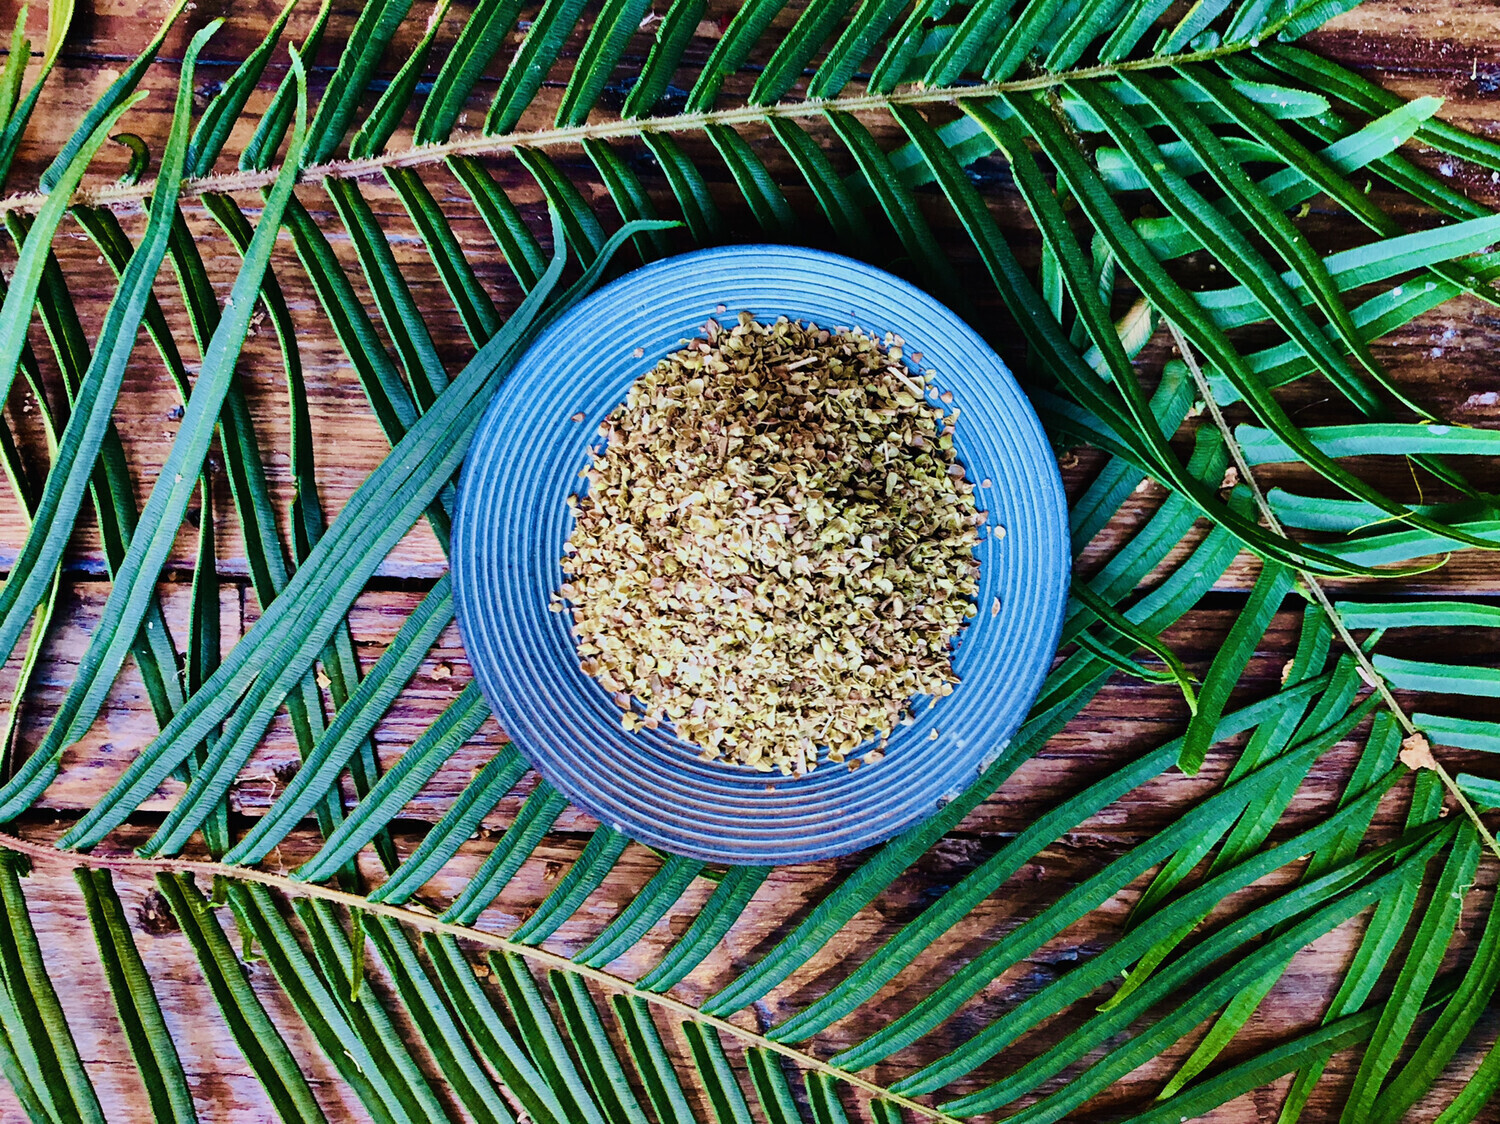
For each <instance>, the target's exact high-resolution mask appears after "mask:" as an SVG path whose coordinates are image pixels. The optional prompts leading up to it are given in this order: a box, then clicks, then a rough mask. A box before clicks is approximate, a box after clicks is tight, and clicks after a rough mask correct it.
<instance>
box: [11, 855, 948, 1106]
mask: <svg viewBox="0 0 1500 1124" xmlns="http://www.w3.org/2000/svg"><path fill="white" fill-rule="evenodd" d="M0 847H5V848H9V849H10V850H12V851H19V852H20V853H21V854H23V855H26V856H28V857H29V858H32V859H34V860H39V861H42V862H48V863H58V862H64V863H68V864H71V865H73V866H87V867H91V868H94V869H103V870H111V871H119V872H121V873H125V874H135V875H154V874H162V873H165V874H195V875H201V876H202V877H204V878H230V879H236V880H238V881H240V882H255V883H258V884H259V885H262V886H269V887H271V888H273V889H275V890H279V891H280V892H281V893H282V894H284V895H286V896H287V897H295V898H315V899H319V900H322V901H327V902H334V903H336V904H338V905H342V906H344V907H345V908H346V909H351V910H352V909H358V910H363V911H364V912H366V913H376V914H379V915H381V916H382V917H389V918H391V919H393V920H395V921H399V922H401V923H402V924H404V925H410V926H412V927H413V928H416V929H421V930H424V931H426V932H430V933H442V934H446V935H448V936H451V937H454V938H456V939H458V940H462V941H468V942H470V943H471V944H477V945H482V946H484V947H486V948H492V949H497V950H500V951H503V952H513V953H515V954H516V955H518V956H522V957H524V958H526V959H527V960H531V961H534V962H535V963H537V964H540V965H543V966H545V967H547V968H556V969H558V970H560V971H564V972H572V973H573V974H575V975H578V976H582V977H583V978H585V979H587V980H592V981H593V982H594V983H596V984H598V985H599V986H601V987H606V988H610V989H612V990H614V991H618V992H623V993H625V994H627V995H631V996H639V997H640V998H641V999H644V1000H645V1001H646V1002H648V1003H651V1004H654V1005H655V1006H657V1007H660V1008H662V1009H663V1010H666V1011H670V1012H671V1013H672V1014H674V1015H676V1016H678V1017H679V1018H684V1019H691V1020H693V1021H694V1022H698V1023H701V1024H703V1025H705V1026H711V1027H713V1028H714V1029H715V1030H717V1031H719V1032H720V1033H722V1034H727V1035H729V1036H730V1037H732V1038H736V1039H739V1040H740V1041H741V1042H743V1043H744V1044H745V1045H747V1046H759V1047H761V1048H762V1049H765V1050H771V1051H774V1052H775V1053H777V1054H780V1055H781V1056H782V1057H785V1058H787V1059H789V1060H790V1061H792V1062H793V1063H794V1064H796V1065H798V1066H801V1067H802V1068H804V1069H810V1070H815V1071H817V1072H819V1073H823V1074H826V1075H828V1076H829V1077H832V1078H835V1079H837V1080H839V1081H842V1082H844V1083H845V1084H847V1085H851V1086H853V1087H854V1088H856V1089H859V1090H861V1091H862V1092H864V1093H866V1094H868V1095H870V1096H872V1097H879V1098H881V1099H882V1100H887V1101H890V1102H891V1103H893V1104H897V1105H900V1106H901V1107H902V1108H904V1109H908V1110H910V1111H911V1112H913V1113H915V1114H917V1115H918V1116H919V1117H921V1118H922V1119H924V1120H932V1121H937V1122H938V1124H962V1122H961V1121H960V1120H958V1119H957V1118H956V1117H953V1116H949V1115H948V1114H947V1113H944V1112H939V1111H938V1110H937V1109H935V1108H933V1107H932V1106H930V1105H925V1104H922V1103H921V1102H920V1101H914V1100H912V1099H911V1098H909V1097H903V1096H901V1095H900V1094H899V1093H893V1092H891V1091H890V1090H888V1089H886V1088H884V1087H883V1086H881V1085H877V1084H876V1083H875V1082H873V1081H867V1080H865V1079H864V1078H863V1077H860V1076H859V1075H858V1074H855V1073H850V1072H849V1071H848V1070H845V1069H840V1068H839V1067H838V1066H834V1065H829V1064H828V1063H827V1062H825V1061H822V1060H820V1059H819V1058H815V1057H813V1056H812V1055H811V1054H806V1053H803V1052H802V1051H800V1050H795V1049H793V1048H792V1047H790V1046H786V1045H783V1044H782V1043H780V1042H775V1041H772V1040H771V1039H769V1038H767V1037H765V1036H764V1035H761V1034H757V1033H755V1032H754V1031H752V1030H747V1029H745V1028H744V1027H742V1026H736V1025H735V1024H734V1023H732V1022H729V1021H728V1020H727V1019H721V1018H716V1017H715V1016H713V1015H707V1014H705V1013H704V1012H702V1011H700V1010H699V1009H698V1008H697V1007H694V1006H693V1005H692V1004H691V1003H685V1002H683V1001H682V1000H680V999H674V998H672V997H671V996H670V995H663V994H661V993H659V992H655V991H646V990H644V989H642V988H638V987H636V986H635V985H634V984H633V983H631V982H630V981H629V980H626V979H622V978H621V977H619V976H615V975H611V974H610V973H609V972H605V971H602V970H600V969H598V968H590V967H587V966H586V965H583V964H578V963H576V962H574V961H572V960H569V959H568V958H567V957H566V956H563V955H561V954H559V953H556V952H549V951H547V950H546V949H544V948H538V947H536V946H535V945H529V944H521V943H520V942H518V941H513V940H509V939H508V938H506V937H502V936H500V935H499V934H498V933H489V932H486V931H484V930H483V929H476V928H473V927H472V926H469V925H454V924H452V923H451V922H448V921H442V920H440V919H439V918H437V917H434V916H433V915H432V914H429V913H421V912H418V911H417V910H414V909H406V908H403V907H401V906H395V905H388V904H386V903H384V902H372V901H370V900H368V899H367V898H365V897H363V896H362V895H360V894H355V893H350V892H349V891H347V890H338V889H334V888H333V887H331V886H323V885H319V884H317V883H312V882H299V881H297V880H296V879H293V878H288V877H287V876H286V875H284V874H275V873H272V872H271V871H268V870H258V869H256V868H254V867H240V866H230V865H229V864H227V863H217V862H210V861H203V860H198V859H174V858H150V859H143V858H137V857H135V856H133V855H99V854H92V853H89V852H84V851H59V850H58V849H57V848H56V847H54V846H51V845H49V844H46V843H34V842H31V841H30V840H27V839H22V838H20V837H19V836H16V835H12V834H10V833H9V832H0Z"/></svg>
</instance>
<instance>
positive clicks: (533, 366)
mask: <svg viewBox="0 0 1500 1124" xmlns="http://www.w3.org/2000/svg"><path fill="white" fill-rule="evenodd" d="M741 311H748V312H750V313H751V314H752V315H753V316H754V317H755V318H756V319H758V320H762V321H771V320H774V319H775V318H776V317H778V316H786V317H789V318H791V319H795V320H800V321H803V322H806V321H809V320H811V321H814V322H816V323H817V324H818V325H819V326H820V327H824V328H828V329H835V328H841V327H854V326H857V327H860V328H862V329H864V330H865V331H867V332H869V333H872V334H875V335H877V336H883V335H884V333H886V332H894V333H896V334H897V335H899V336H901V337H902V338H903V339H904V340H905V341H906V349H905V350H906V357H907V361H908V363H909V364H910V365H912V366H914V367H917V368H920V369H922V370H924V371H928V372H934V373H935V381H936V383H937V385H938V387H939V388H941V389H942V390H945V391H951V392H952V394H953V403H954V405H956V406H959V407H961V409H962V415H961V417H960V419H959V421H958V425H957V432H956V433H955V435H954V445H955V448H956V450H957V452H958V457H959V460H960V461H961V462H962V463H963V465H964V467H965V470H966V472H967V476H968V478H969V479H970V480H971V481H974V482H975V483H976V484H979V485H980V486H979V487H978V488H977V489H976V491H975V497H976V499H977V502H978V505H979V507H980V508H981V509H982V510H984V511H986V512H988V519H987V522H986V523H985V525H984V527H983V528H982V530H983V531H984V532H986V534H985V537H984V539H983V541H982V542H981V544H980V545H979V547H978V548H977V550H978V554H979V559H980V573H979V597H978V605H979V611H978V614H977V615H976V616H975V617H973V618H972V619H971V620H970V622H969V624H968V625H967V626H966V627H965V628H964V630H963V632H962V633H961V634H960V636H959V638H958V641H957V644H956V648H955V653H954V669H955V671H956V672H957V673H958V675H959V677H960V679H961V682H960V683H959V684H958V686H957V687H956V688H955V689H954V691H953V693H952V694H951V695H949V696H948V697H946V698H943V699H939V700H937V701H936V702H935V703H932V705H929V702H930V700H928V699H925V698H919V699H917V700H916V702H915V717H916V721H915V723H914V724H912V725H908V726H902V727H900V728H898V729H897V731H896V732H895V733H894V734H893V736H892V737H891V739H890V742H889V744H888V745H887V747H886V750H885V757H884V760H882V761H879V762H878V763H876V764H874V765H863V766H861V767H859V768H858V769H855V770H852V771H851V770H850V769H849V768H847V767H845V766H843V765H835V764H830V763H826V762H825V763H823V764H821V765H819V767H818V768H817V769H816V770H814V771H813V772H812V773H811V774H809V775H808V776H806V777H801V778H790V777H784V776H781V775H780V774H768V773H760V772H755V771H753V770H750V769H747V768H744V767H739V766H732V765H724V764H716V763H710V762H705V761H702V760H699V758H698V753H697V749H696V747H694V746H692V745H690V744H688V743H687V742H685V741H682V740H680V739H678V738H677V737H675V736H674V735H673V734H672V732H671V730H670V728H668V727H663V728H662V729H660V730H655V731H651V730H639V731H634V732H628V731H626V730H625V729H623V728H622V726H621V725H620V711H619V708H618V707H617V706H616V705H615V703H614V702H613V701H612V700H611V698H610V696H609V693H608V692H607V691H605V690H604V688H603V687H601V686H599V684H598V683H596V682H595V681H594V680H593V679H591V678H589V677H588V676H587V675H585V674H584V673H583V672H582V671H581V670H580V668H579V666H578V656H577V652H576V650H575V646H574V640H573V637H572V635H571V633H570V628H569V626H570V623H571V619H572V618H571V614H569V613H565V612H564V613H556V612H552V611H550V610H549V609H548V603H549V601H550V599H551V597H552V594H553V593H554V592H555V591H556V590H557V588H558V586H559V585H560V584H561V583H562V581H563V574H562V570H561V567H560V565H559V560H560V559H561V558H562V555H563V544H564V542H565V541H566V539H567V537H568V534H569V532H570V531H571V530H572V516H571V514H570V512H569V510H568V507H567V504H566V499H567V496H568V495H569V494H570V493H576V492H577V491H578V490H579V489H580V487H581V485H582V483H583V481H582V479H581V478H580V476H579V473H580V471H581V470H582V469H583V468H584V467H585V466H586V465H587V463H588V458H589V449H590V447H591V445H593V444H596V443H597V441H598V428H599V424H600V422H601V421H603V420H604V418H605V417H606V416H607V415H608V414H609V413H610V412H611V411H612V410H613V409H614V408H615V407H616V406H617V405H618V404H619V403H620V402H621V401H622V400H623V399H624V397H625V394H626V391H627V389H628V388H629V386H630V384H631V383H632V382H633V381H635V379H636V378H637V377H639V376H640V375H641V374H642V373H644V372H645V371H646V370H648V369H649V368H651V367H652V366H654V365H655V364H656V363H657V362H658V361H659V360H660V359H661V358H662V357H663V356H665V355H667V354H668V353H669V352H672V351H675V350H677V349H678V348H679V347H680V346H681V344H682V342H683V341H684V340H688V339H692V338H694V337H696V336H699V335H701V334H702V332H703V327H704V324H705V323H706V322H707V321H708V320H709V319H710V318H717V319H720V320H721V321H723V322H728V323H732V322H733V321H734V319H735V317H736V316H738V314H739V313H740V312H741ZM918 353H920V355H921V359H920V361H914V360H913V356H914V355H915V354H918ZM997 528H1000V529H1003V530H1001V533H1000V534H998V535H997V534H995V533H994V532H995V530H996V529H997ZM452 562H453V579H454V581H453V584H454V591H455V595H456V599H457V607H458V621H459V627H460V630H461V631H462V633H463V638H464V644H465V646H466V648H467V649H468V653H469V658H470V660H471V661H472V663H473V666H474V673H475V675H476V677H477V678H478V680H479V684H480V686H481V688H482V689H483V691H484V694H485V697H486V698H487V699H488V700H489V703H490V706H491V707H492V708H493V709H494V711H495V714H496V716H497V718H498V719H499V721H500V724H501V726H502V727H503V728H504V729H505V730H506V732H507V733H508V734H509V735H510V736H511V738H513V739H514V741H515V743H516V745H517V746H518V747H519V748H520V749H521V751H522V752H523V753H525V755H526V756H527V757H528V758H529V759H530V760H531V762H532V763H533V764H534V765H535V766H536V768H537V770H538V771H539V772H540V773H541V774H542V775H543V776H544V777H546V778H547V780H549V781H550V782H551V783H552V784H553V785H555V786H556V787H557V789H558V790H559V791H561V792H562V793H563V794H564V795H565V796H567V797H568V799H570V800H572V801H573V802H575V803H576V804H578V805H579V806H580V807H582V808H584V809H586V810H588V811H589V812H591V813H592V814H593V815H595V816H597V817H598V818H599V819H600V820H601V821H602V822H603V823H606V824H608V825H610V826H611V827H614V828H616V829H618V830H620V831H623V832H625V833H627V834H628V835H630V836H631V837H633V838H635V839H637V840H640V841H641V842H643V843H649V844H651V845H652V846H656V847H659V848H661V849H662V850H665V851H670V852H672V853H675V854H680V855H687V856H690V857H695V858H699V859H704V860H707V861H711V862H720V863H756V864H777V863H793V862H807V861H811V860H814V859H822V858H827V857H829V856H833V855H840V854H845V853H847V852H850V851H855V850H859V849H860V848H863V847H868V846H870V845H872V844H874V843H878V842H881V841H882V840H884V839H887V838H889V837H890V836H892V835H894V834H896V833H897V832H899V831H902V830H903V829H905V828H908V827H911V826H913V825H914V824H916V823H918V822H919V821H921V820H922V819H924V818H926V817H927V816H930V815H932V814H933V813H934V812H935V811H937V810H938V809H939V808H940V807H941V806H942V805H943V804H944V803H946V802H947V801H949V800H952V799H953V798H954V797H956V796H957V795H958V794H959V793H961V792H962V791H963V790H964V789H965V788H966V787H967V786H968V785H969V784H970V783H971V782H973V781H974V779H975V778H976V777H977V776H978V774H979V773H980V772H981V771H982V770H983V769H984V768H986V767H987V766H988V765H989V764H990V763H992V762H993V761H995V760H996V759H997V758H998V757H999V756H1000V755H1001V754H1002V753H1004V752H1005V750H1006V747H1007V746H1008V745H1009V742H1010V738H1011V736H1012V735H1013V734H1014V733H1015V730H1016V728H1017V727H1018V726H1019V725H1020V723H1021V721H1022V719H1023V718H1024V717H1025V715H1026V712H1027V710H1028V709H1029V707H1030V706H1031V703H1032V701H1033V699H1034V698H1035V697H1036V693H1037V691H1038V689H1039V688H1040V686H1041V683H1042V679H1043V676H1044V675H1045V674H1046V672H1047V669H1048V667H1049V665H1050V662H1051V659H1052V655H1053V652H1054V650H1055V648H1056V646H1057V640H1058V634H1059V631H1060V629H1061V625H1062V618H1063V610H1064V607H1065V605H1066V602H1067V591H1068V574H1069V565H1070V558H1069V551H1068V521H1067V504H1066V501H1065V498H1064V495H1063V490H1062V483H1061V481H1060V480H1059V478H1058V474H1057V464H1056V461H1055V459H1054V457H1053V454H1052V450H1051V448H1050V446H1049V445H1048V442H1047V439H1046V436H1045V435H1044V434H1043V432H1042V427H1041V424H1040V422H1038V420H1037V417H1036V414H1035V413H1034V412H1033V411H1032V409H1031V406H1030V405H1029V404H1028V402H1027V400H1026V398H1025V396H1024V395H1023V394H1022V392H1021V390H1020V388H1019V387H1018V386H1017V385H1016V381H1015V379H1014V378H1012V377H1011V374H1010V372H1009V371H1008V370H1007V369H1006V367H1005V365H1004V364H1003V363H1002V362H1001V361H1000V359H999V357H998V356H997V355H996V354H995V353H994V352H993V351H992V350H991V349H990V348H989V347H988V346H987V345H986V344H985V343H984V341H983V340H981V339H980V337H979V336H978V335H977V334H976V333H975V332H974V331H973V330H971V329H970V328H969V327H968V326H967V325H966V324H964V323H963V322H962V321H961V320H960V319H959V318H958V317H957V316H955V315H954V314H953V313H952V312H950V311H949V310H948V309H947V308H945V307H944V306H943V305H941V304H939V303H938V302H937V301H936V300H934V299H933V298H932V297H930V296H928V295H927V294H925V293H923V292H921V291H920V290H918V289H916V288H913V287H912V286H911V285H909V284H907V283H906V282H904V281H902V280H900V279H899V278H896V277H893V276H891V275H890V274H888V273H884V272H882V271H881V270H878V269H874V268H872V267H870V266H868V265H864V264H862V263H860V262H856V261H852V260H850V259H848V258H844V257H839V256H837V255H834V254H827V253H821V252H818V251H814V250H805V249H797V248H793V247H785V246H733V247H724V248H721V249H713V250H704V251H701V252H698V253H692V254H684V255H682V256H680V257H675V258H669V259H667V260H665V261H658V262H655V263H653V264H651V265H648V266H646V267H644V268H642V269H638V270H636V271H635V272H633V273H630V274H628V275H626V276H624V277H621V278H620V279H619V280H617V281H614V282H613V283H611V284H609V285H607V286H605V287H604V288H602V289H600V290H599V291H598V292H596V293H594V294H593V295H592V296H590V297H588V298H587V299H586V300H584V301H582V302H581V303H580V304H579V305H577V306H576V307H575V308H574V309H573V310H571V311H570V312H569V313H567V314H566V315H564V316H563V317H562V318H561V319H560V320H558V321H557V322H556V323H554V324H553V325H552V326H550V327H549V328H548V329H547V330H546V332H545V333H544V334H543V335H542V336H541V337H540V338H539V339H538V340H537V341H536V343H535V344H534V345H533V346H532V347H531V349H530V350H529V351H528V352H527V353H526V355H525V356H524V357H523V358H522V359H521V361H520V363H519V364H518V365H517V366H516V368H515V370H514V372H513V373H512V374H511V375H510V377H509V379H508V380H507V382H506V383H505V385H504V386H503V387H502V388H501V390H500V393H499V394H498V395H497V396H496V398H495V400H494V401H493V402H492V403H491V405H490V407H489V410H488V412H487V413H486V415H485V418H484V421H483V424H482V425H481V426H480V428H479V431H478V433H477V435H476V436H475V439H474V443H473V446H472V448H471V449H470V451H469V454H468V458H467V460H466V461H465V463H464V469H463V475H462V479H461V482H460V489H459V506H458V512H457V516H456V518H455V520H454V526H453V544H452Z"/></svg>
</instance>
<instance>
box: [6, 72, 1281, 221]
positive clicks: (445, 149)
mask: <svg viewBox="0 0 1500 1124" xmlns="http://www.w3.org/2000/svg"><path fill="white" fill-rule="evenodd" d="M1251 47H1252V44H1251V43H1249V42H1243V43H1230V44H1226V45H1223V46H1219V47H1212V48H1208V49H1205V50H1201V51H1186V52H1183V53H1182V54H1175V55H1166V56H1163V57H1160V58H1146V59H1134V60H1130V61H1127V62H1121V63H1114V64H1111V65H1108V66H1087V67H1080V68H1078V69H1076V70H1067V71H1060V72H1058V73H1055V74H1041V75H1036V76H1034V77H1031V78H1018V79H1013V80H1010V81H1005V82H984V83H979V84H976V85H972V86H944V87H941V88H938V89H929V88H927V87H924V86H920V85H913V86H908V87H906V88H904V89H901V90H896V91H893V92H891V93H888V94H869V93H866V94H852V95H849V96H847V97H845V96H841V97H834V98H808V99H806V100H804V101H798V102H780V103H778V104H776V105H742V106H735V107H733V108H730V109H713V110H706V111H704V112H701V113H683V114H679V115H677V116H675V117H639V118H628V119H620V120H615V121H595V122H588V123H585V124H582V125H575V126H571V127H569V128H562V129H537V130H534V131H532V132H526V133H501V134H495V135H487V134H483V133H475V134H469V135H466V136H461V137H458V138H457V139H455V140H450V141H445V142H444V143H442V144H425V145H418V146H416V147H413V148H402V149H396V150H395V151H391V152H382V153H379V154H378V155H375V156H367V157H363V158H361V159H357V160H348V159H346V160H331V161H328V162H327V163H323V164H310V165H308V166H307V167H306V168H304V169H303V170H302V174H301V175H300V176H299V177H298V182H299V183H302V184H320V183H323V182H324V181H326V180H332V179H352V180H358V179H363V178H365V177H367V176H373V175H376V174H378V173H379V172H382V171H384V170H385V169H387V168H418V167H425V166H430V165H435V164H441V163H442V162H443V161H445V160H447V159H449V158H450V157H454V156H498V155H502V154H504V153H508V152H514V151H515V150H516V149H518V148H555V147H558V146H560V145H568V144H581V143H582V142H583V141H586V140H614V139H628V138H631V137H638V136H640V135H642V134H643V133H685V132H694V131H698V130H702V129H704V128H705V127H706V126H709V125H729V126H734V125H755V124H763V123H765V122H766V121H769V120H771V119H772V118H791V119H797V118H809V117H821V116H822V115H823V114H824V113H828V112H839V113H871V112H880V111H883V110H888V109H889V108H890V107H891V106H893V105H949V104H955V103H957V101H958V100H959V99H960V98H989V97H996V96H998V95H1000V94H1005V93H1016V92H1018V91H1023V90H1046V89H1051V88H1052V87H1055V86H1060V85H1062V84H1063V83H1065V82H1079V81H1089V80H1100V79H1109V78H1113V77H1116V76H1118V75H1120V74H1124V73H1128V72H1132V71H1143V70H1162V69H1171V68H1173V67H1179V66H1184V65H1187V64H1190V63H1197V62H1211V61H1213V60H1214V59H1219V58H1224V57H1225V56H1228V55H1234V54H1240V53H1242V52H1244V51H1247V50H1250V49H1251ZM279 171H280V166H279V165H278V166H277V167H274V168H267V169H266V170H264V171H236V172H221V173H218V174H215V175H209V176H200V177H196V178H190V179H185V180H183V181H182V192H181V194H182V198H184V199H188V198H191V197H197V196H201V195H205V194H208V193H218V194H232V193H236V192H242V191H256V190H259V189H261V188H265V187H269V186H270V185H271V184H272V183H274V182H275V180H276V176H277V174H278V172H279ZM155 190H156V181H155V180H142V181H140V182H138V183H132V184H122V183H114V182H112V183H106V184H99V185H96V186H91V187H81V188H79V189H78V191H77V192H75V193H74V196H73V203H74V204H75V205H83V206H91V207H122V208H133V207H140V206H142V205H144V203H145V201H146V200H147V199H148V198H149V197H150V196H151V194H152V193H153V192H154V191H155ZM46 200H47V196H46V195H44V194H42V193H41V192H31V193H28V194H18V195H12V196H10V197H9V198H6V199H0V215H3V214H5V213H6V212H8V211H20V212H28V213H29V212H34V211H37V210H39V209H40V208H41V206H42V204H43V203H45V202H46Z"/></svg>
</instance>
